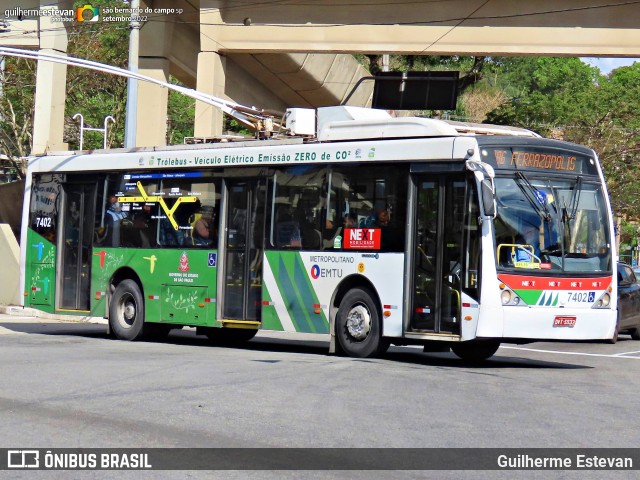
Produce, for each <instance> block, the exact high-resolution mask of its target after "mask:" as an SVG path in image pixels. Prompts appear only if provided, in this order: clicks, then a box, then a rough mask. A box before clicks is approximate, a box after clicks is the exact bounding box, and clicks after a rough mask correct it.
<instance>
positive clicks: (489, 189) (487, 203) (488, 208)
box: [480, 178, 496, 218]
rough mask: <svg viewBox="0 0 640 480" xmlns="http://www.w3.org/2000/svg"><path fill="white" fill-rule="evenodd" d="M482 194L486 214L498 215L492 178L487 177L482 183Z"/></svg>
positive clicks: (488, 215)
mask: <svg viewBox="0 0 640 480" xmlns="http://www.w3.org/2000/svg"><path fill="white" fill-rule="evenodd" d="M480 196H481V198H482V209H483V210H484V214H485V216H487V217H492V218H494V217H495V216H496V197H495V190H494V188H493V182H492V181H491V179H488V178H485V179H484V180H482V182H481V183H480Z"/></svg>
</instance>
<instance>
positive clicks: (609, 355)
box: [500, 346, 640, 360]
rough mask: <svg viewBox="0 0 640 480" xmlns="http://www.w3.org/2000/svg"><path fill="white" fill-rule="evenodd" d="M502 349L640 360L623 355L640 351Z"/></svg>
mask: <svg viewBox="0 0 640 480" xmlns="http://www.w3.org/2000/svg"><path fill="white" fill-rule="evenodd" d="M500 348H501V349H503V348H506V349H509V350H524V351H527V352H540V353H557V354H558V355H583V356H585V357H608V358H633V359H635V360H640V357H624V356H622V355H630V354H632V353H640V352H625V353H616V354H604V353H584V352H563V351H558V350H542V349H539V348H522V347H504V346H500Z"/></svg>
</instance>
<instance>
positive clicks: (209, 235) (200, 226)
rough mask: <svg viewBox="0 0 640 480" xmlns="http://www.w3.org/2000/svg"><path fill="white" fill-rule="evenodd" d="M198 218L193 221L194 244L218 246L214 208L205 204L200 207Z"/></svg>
mask: <svg viewBox="0 0 640 480" xmlns="http://www.w3.org/2000/svg"><path fill="white" fill-rule="evenodd" d="M196 215H197V219H195V221H194V223H193V237H192V238H193V244H194V245H202V246H217V245H215V244H217V238H218V231H217V229H216V223H215V221H216V218H215V211H214V208H213V207H212V206H210V205H205V206H203V207H202V208H201V209H200V212H199V214H196Z"/></svg>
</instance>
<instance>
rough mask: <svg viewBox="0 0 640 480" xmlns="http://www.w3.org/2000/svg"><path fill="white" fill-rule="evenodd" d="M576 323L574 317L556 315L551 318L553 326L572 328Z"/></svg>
mask: <svg viewBox="0 0 640 480" xmlns="http://www.w3.org/2000/svg"><path fill="white" fill-rule="evenodd" d="M575 325H576V317H556V318H554V319H553V326H554V327H569V328H573V327H574V326H575Z"/></svg>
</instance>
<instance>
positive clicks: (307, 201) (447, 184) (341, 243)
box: [21, 107, 616, 359]
mask: <svg viewBox="0 0 640 480" xmlns="http://www.w3.org/2000/svg"><path fill="white" fill-rule="evenodd" d="M288 114H289V117H288V119H289V121H288V122H287V124H288V125H289V126H291V129H290V130H288V131H286V133H287V134H284V135H282V136H281V137H279V138H272V139H268V140H240V141H225V142H219V143H210V144H198V145H180V146H168V147H158V148H147V149H144V148H143V149H135V150H125V149H116V150H106V151H93V152H63V153H60V154H56V153H50V154H47V155H43V156H37V157H34V158H32V159H31V160H30V162H29V168H28V175H27V180H26V196H25V198H26V201H25V203H24V210H23V229H22V238H21V245H22V246H23V248H22V275H23V285H24V304H25V305H26V306H29V307H33V308H37V309H41V310H44V311H47V312H54V313H59V314H79V315H92V316H104V317H106V318H108V323H109V328H110V330H111V332H112V333H113V334H114V335H115V336H116V337H118V338H121V339H126V340H135V339H138V338H141V337H142V336H143V335H156V336H160V335H165V334H167V333H168V332H169V330H171V329H172V328H181V327H183V326H192V327H197V332H198V333H199V334H206V335H207V336H208V337H209V338H211V339H212V340H215V341H220V342H225V341H235V342H239V341H243V340H249V339H250V338H252V337H253V336H254V335H255V333H256V332H257V331H258V330H259V329H265V330H279V331H287V332H312V333H327V334H330V338H331V342H330V349H331V351H333V352H343V353H346V354H348V355H352V356H357V357H367V356H374V355H379V354H381V353H382V352H384V351H385V349H386V348H387V347H388V346H389V344H395V345H409V344H417V345H424V346H425V350H426V351H439V350H441V349H447V350H448V349H451V350H453V352H454V353H455V354H457V355H458V356H460V357H462V358H464V359H484V358H488V357H490V356H491V355H493V354H494V353H495V351H496V350H497V348H498V347H499V345H500V343H501V342H512V343H527V342H531V341H535V340H560V341H571V340H589V339H610V338H612V337H613V335H614V332H615V329H616V282H615V281H614V279H613V272H614V268H613V266H614V260H615V258H616V252H615V246H614V244H613V239H612V237H613V233H612V232H613V221H612V215H611V209H610V205H609V200H608V195H607V191H606V187H605V183H604V179H603V176H602V172H601V169H600V166H599V163H598V159H597V156H596V154H595V153H594V152H593V150H591V149H588V148H585V147H582V146H579V145H575V144H570V143H566V142H561V141H556V140H550V139H545V138H540V137H539V136H538V135H536V134H534V133H533V132H530V131H526V130H521V129H514V128H509V127H495V126H487V125H471V124H456V123H455V122H445V121H440V120H432V119H423V118H392V117H391V116H390V115H389V114H388V113H386V112H384V111H376V110H370V109H369V110H366V109H358V108H354V107H326V108H320V109H318V110H317V111H315V110H303V109H293V110H291V111H289V112H288ZM297 132H303V133H305V135H294V134H295V133H297Z"/></svg>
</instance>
